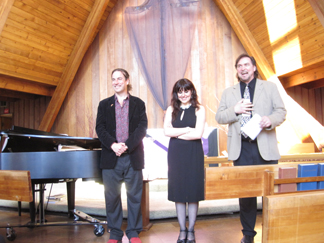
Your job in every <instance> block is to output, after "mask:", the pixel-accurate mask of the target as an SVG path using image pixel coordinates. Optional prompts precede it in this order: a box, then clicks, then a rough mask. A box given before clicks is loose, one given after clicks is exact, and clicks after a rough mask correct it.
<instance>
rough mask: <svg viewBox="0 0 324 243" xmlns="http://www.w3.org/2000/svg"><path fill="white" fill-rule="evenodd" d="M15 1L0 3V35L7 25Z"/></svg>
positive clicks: (6, 0)
mask: <svg viewBox="0 0 324 243" xmlns="http://www.w3.org/2000/svg"><path fill="white" fill-rule="evenodd" d="M14 1H15V0H2V1H1V2H0V34H1V32H2V29H3V26H4V25H5V24H6V21H7V18H8V15H9V12H10V9H11V7H12V5H13V3H14Z"/></svg>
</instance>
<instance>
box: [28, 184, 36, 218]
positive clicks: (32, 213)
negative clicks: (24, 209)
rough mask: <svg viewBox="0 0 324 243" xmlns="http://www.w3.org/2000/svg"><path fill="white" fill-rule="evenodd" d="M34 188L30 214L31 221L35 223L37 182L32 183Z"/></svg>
mask: <svg viewBox="0 0 324 243" xmlns="http://www.w3.org/2000/svg"><path fill="white" fill-rule="evenodd" d="M32 190H33V201H32V202H30V203H29V215H30V222H31V223H35V217H36V216H35V215H36V210H35V183H32Z"/></svg>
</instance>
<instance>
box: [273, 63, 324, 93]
mask: <svg viewBox="0 0 324 243" xmlns="http://www.w3.org/2000/svg"><path fill="white" fill-rule="evenodd" d="M279 79H280V81H281V83H282V85H283V86H284V88H285V89H287V88H291V87H294V86H298V85H302V84H306V83H308V82H313V81H316V80H319V79H324V68H323V67H316V68H314V69H311V70H307V71H305V72H300V73H297V74H295V75H291V76H289V77H282V78H281V77H279ZM323 86H324V84H323Z"/></svg>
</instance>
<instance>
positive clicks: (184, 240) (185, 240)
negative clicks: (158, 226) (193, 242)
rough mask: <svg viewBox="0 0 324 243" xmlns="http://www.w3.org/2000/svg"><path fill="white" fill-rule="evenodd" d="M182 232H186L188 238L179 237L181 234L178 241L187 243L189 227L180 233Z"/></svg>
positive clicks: (178, 242)
mask: <svg viewBox="0 0 324 243" xmlns="http://www.w3.org/2000/svg"><path fill="white" fill-rule="evenodd" d="M181 232H186V238H184V239H179V238H180V235H179V237H178V240H177V243H187V236H188V230H187V228H186V229H185V230H180V234H181Z"/></svg>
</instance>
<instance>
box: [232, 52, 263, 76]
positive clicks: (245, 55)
mask: <svg viewBox="0 0 324 243" xmlns="http://www.w3.org/2000/svg"><path fill="white" fill-rule="evenodd" d="M244 57H247V58H250V60H251V62H252V65H253V66H255V71H254V78H258V77H259V71H258V67H257V65H256V61H255V59H254V57H252V56H249V55H248V54H245V53H244V54H241V55H240V56H239V57H238V58H237V59H236V61H235V68H236V69H237V64H238V62H239V61H240V60H241V59H242V58H244ZM236 77H237V80H238V81H240V79H239V77H238V75H237V74H236Z"/></svg>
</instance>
